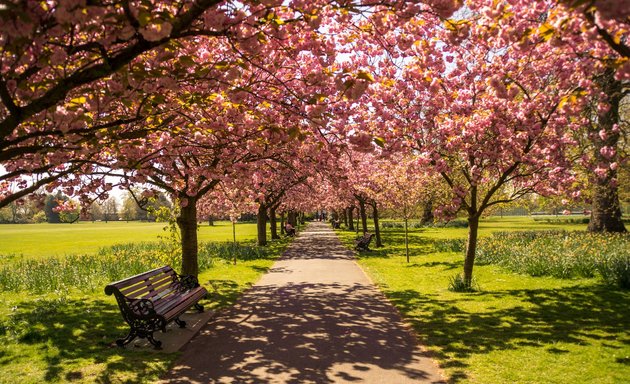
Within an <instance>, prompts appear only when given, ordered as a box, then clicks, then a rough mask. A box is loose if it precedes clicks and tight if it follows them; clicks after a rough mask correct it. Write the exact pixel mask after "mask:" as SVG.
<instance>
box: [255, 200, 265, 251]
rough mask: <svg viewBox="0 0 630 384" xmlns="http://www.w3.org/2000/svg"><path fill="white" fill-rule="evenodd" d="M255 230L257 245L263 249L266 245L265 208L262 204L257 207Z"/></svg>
mask: <svg viewBox="0 0 630 384" xmlns="http://www.w3.org/2000/svg"><path fill="white" fill-rule="evenodd" d="M256 228H257V230H258V245H259V246H261V247H264V246H265V245H267V207H266V206H265V205H264V204H260V205H258V215H257V217H256Z"/></svg>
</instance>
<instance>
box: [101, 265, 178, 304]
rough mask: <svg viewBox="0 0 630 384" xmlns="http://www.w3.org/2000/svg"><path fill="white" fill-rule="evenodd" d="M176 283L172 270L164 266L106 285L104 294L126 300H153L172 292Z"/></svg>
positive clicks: (175, 275) (176, 279) (175, 276)
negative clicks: (121, 297)
mask: <svg viewBox="0 0 630 384" xmlns="http://www.w3.org/2000/svg"><path fill="white" fill-rule="evenodd" d="M177 281H178V277H177V273H175V271H174V270H173V268H171V267H170V266H164V267H160V268H156V269H153V270H151V271H148V272H144V273H140V274H138V275H135V276H131V277H128V278H126V279H123V280H120V281H117V282H114V283H111V284H108V285H107V286H106V287H105V293H106V294H107V295H111V294H115V295H116V296H117V297H118V296H123V297H124V298H125V299H127V300H135V299H149V300H154V299H159V298H160V297H161V296H164V295H166V294H168V293H169V292H170V291H172V289H173V287H172V285H173V283H175V282H177Z"/></svg>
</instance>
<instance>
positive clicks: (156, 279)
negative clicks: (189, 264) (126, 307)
mask: <svg viewBox="0 0 630 384" xmlns="http://www.w3.org/2000/svg"><path fill="white" fill-rule="evenodd" d="M173 276H175V273H174V272H173V273H166V274H164V273H162V274H158V275H152V276H148V277H146V278H144V279H142V280H139V281H136V282H134V283H133V284H129V285H126V286H124V287H120V288H118V289H119V291H120V293H122V294H123V295H128V294H130V293H132V292H134V291H135V290H139V289H141V288H144V287H148V286H151V285H154V284H155V285H159V284H160V282H164V281H167V282H169V283H170V282H172V281H173Z"/></svg>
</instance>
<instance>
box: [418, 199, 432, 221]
mask: <svg viewBox="0 0 630 384" xmlns="http://www.w3.org/2000/svg"><path fill="white" fill-rule="evenodd" d="M433 219H434V217H433V200H431V199H429V200H428V201H427V202H426V203H425V204H424V207H423V208H422V218H421V219H420V224H422V225H427V224H431V223H433Z"/></svg>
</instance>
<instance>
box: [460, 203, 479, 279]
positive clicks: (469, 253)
mask: <svg viewBox="0 0 630 384" xmlns="http://www.w3.org/2000/svg"><path fill="white" fill-rule="evenodd" d="M478 232H479V214H475V215H474V216H469V217H468V243H467V245H466V259H464V283H465V285H466V287H468V288H471V287H472V278H473V267H474V265H475V253H476V252H477V234H478Z"/></svg>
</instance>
